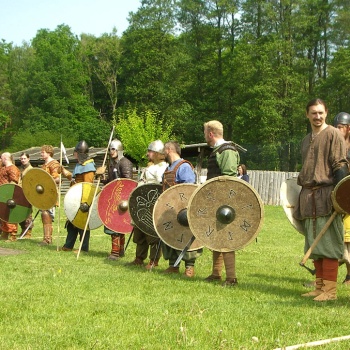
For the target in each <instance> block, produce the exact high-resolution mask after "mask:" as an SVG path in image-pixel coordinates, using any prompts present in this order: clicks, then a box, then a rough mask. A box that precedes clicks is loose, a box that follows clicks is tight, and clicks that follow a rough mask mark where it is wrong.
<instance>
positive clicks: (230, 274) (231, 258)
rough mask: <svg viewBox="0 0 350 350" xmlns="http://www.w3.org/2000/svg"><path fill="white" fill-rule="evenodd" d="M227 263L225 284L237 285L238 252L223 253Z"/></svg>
mask: <svg viewBox="0 0 350 350" xmlns="http://www.w3.org/2000/svg"><path fill="white" fill-rule="evenodd" d="M222 256H223V258H224V263H225V270H226V280H225V282H224V283H223V284H222V285H223V286H235V285H236V284H237V278H236V253H235V252H226V253H222Z"/></svg>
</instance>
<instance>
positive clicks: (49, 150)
mask: <svg viewBox="0 0 350 350" xmlns="http://www.w3.org/2000/svg"><path fill="white" fill-rule="evenodd" d="M40 154H41V158H42V159H43V160H44V164H43V165H42V167H41V168H42V169H43V170H45V171H46V172H47V173H48V174H50V175H51V176H52V178H53V180H54V181H55V183H56V185H57V184H59V182H60V171H61V170H60V168H61V166H60V163H59V162H58V161H57V160H56V159H53V155H54V148H53V146H51V145H43V146H42V147H41V152H40ZM56 206H57V204H56ZM54 219H55V206H54V207H52V208H51V209H48V210H42V211H41V221H42V223H43V230H44V237H43V240H42V242H40V243H39V244H40V245H41V246H46V245H49V244H51V243H52V231H53V226H52V223H53V221H54Z"/></svg>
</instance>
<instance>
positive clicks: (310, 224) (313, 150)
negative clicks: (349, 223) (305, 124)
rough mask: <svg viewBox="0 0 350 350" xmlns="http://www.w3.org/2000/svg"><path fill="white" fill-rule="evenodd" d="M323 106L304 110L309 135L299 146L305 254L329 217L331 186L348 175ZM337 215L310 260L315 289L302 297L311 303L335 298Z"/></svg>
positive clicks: (339, 248) (298, 215)
mask: <svg viewBox="0 0 350 350" xmlns="http://www.w3.org/2000/svg"><path fill="white" fill-rule="evenodd" d="M327 112H328V110H327V106H326V104H325V102H324V101H322V100H321V99H314V100H311V101H310V102H309V103H308V104H307V106H306V117H307V118H308V119H309V122H310V126H311V133H309V134H308V135H306V137H305V138H304V139H303V141H302V144H301V154H302V164H303V165H302V169H301V171H300V173H299V176H298V184H299V185H300V186H302V189H301V191H300V195H299V202H298V203H297V205H296V207H295V211H294V217H295V219H298V220H302V222H303V225H304V229H305V232H304V233H305V247H304V250H305V252H307V251H308V249H309V248H310V246H311V245H312V243H313V241H314V240H315V238H316V237H317V235H318V233H319V232H320V231H321V230H322V228H323V227H324V226H325V224H326V223H327V221H328V219H329V218H330V217H331V215H332V212H333V208H332V199H331V193H332V191H333V189H334V186H335V185H336V184H337V183H338V182H339V181H340V180H341V179H342V178H344V177H345V176H346V175H348V173H349V170H348V162H347V160H346V144H345V140H344V137H343V136H342V135H341V134H340V132H339V130H337V129H335V128H334V127H333V126H329V125H327V124H326V117H327ZM343 229H344V228H343V222H342V217H341V215H336V216H335V218H334V220H333V221H332V223H331V224H330V226H329V228H328V229H327V231H326V233H325V235H324V236H323V237H322V239H321V240H320V241H319V243H318V245H317V246H316V247H315V249H314V250H313V251H312V253H311V255H310V258H311V259H313V263H314V266H315V269H316V288H315V290H314V291H311V292H309V293H305V294H303V295H302V296H306V297H314V299H313V300H315V301H326V300H334V299H336V298H337V274H338V260H339V259H340V258H341V257H342V255H343V250H344V243H343V241H344V238H343Z"/></svg>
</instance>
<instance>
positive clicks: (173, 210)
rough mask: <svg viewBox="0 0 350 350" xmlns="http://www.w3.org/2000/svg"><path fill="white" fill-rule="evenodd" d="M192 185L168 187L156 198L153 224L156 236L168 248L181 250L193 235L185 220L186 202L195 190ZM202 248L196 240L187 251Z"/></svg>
mask: <svg viewBox="0 0 350 350" xmlns="http://www.w3.org/2000/svg"><path fill="white" fill-rule="evenodd" d="M196 188H197V185H194V184H178V185H174V186H172V187H169V188H168V189H167V190H166V191H164V192H163V193H162V194H161V195H160V197H159V198H158V200H157V202H156V204H155V206H154V209H153V223H154V227H155V229H156V232H157V234H158V236H159V237H160V238H161V240H162V241H164V242H165V243H166V244H167V245H168V246H170V247H172V248H174V249H177V250H183V249H184V248H185V247H186V245H187V243H188V242H189V241H190V239H191V238H192V237H193V233H192V232H191V230H190V227H189V225H188V220H187V213H188V209H187V208H188V201H189V199H190V198H191V195H192V193H193V192H194V191H195V190H196ZM202 247H203V243H202V242H201V241H199V240H198V239H195V240H194V242H193V243H192V244H191V246H190V247H189V249H188V251H191V250H197V249H200V248H202Z"/></svg>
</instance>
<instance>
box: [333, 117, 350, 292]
mask: <svg viewBox="0 0 350 350" xmlns="http://www.w3.org/2000/svg"><path fill="white" fill-rule="evenodd" d="M333 126H334V127H335V128H337V129H339V131H340V133H341V134H342V135H343V136H344V139H345V143H346V158H347V160H348V161H350V114H348V113H346V112H340V113H338V114H337V115H336V116H335V118H334V121H333ZM343 223H344V246H345V247H344V261H345V264H346V277H345V279H344V281H343V283H344V284H347V285H350V215H349V214H346V215H345V217H344V219H343Z"/></svg>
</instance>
